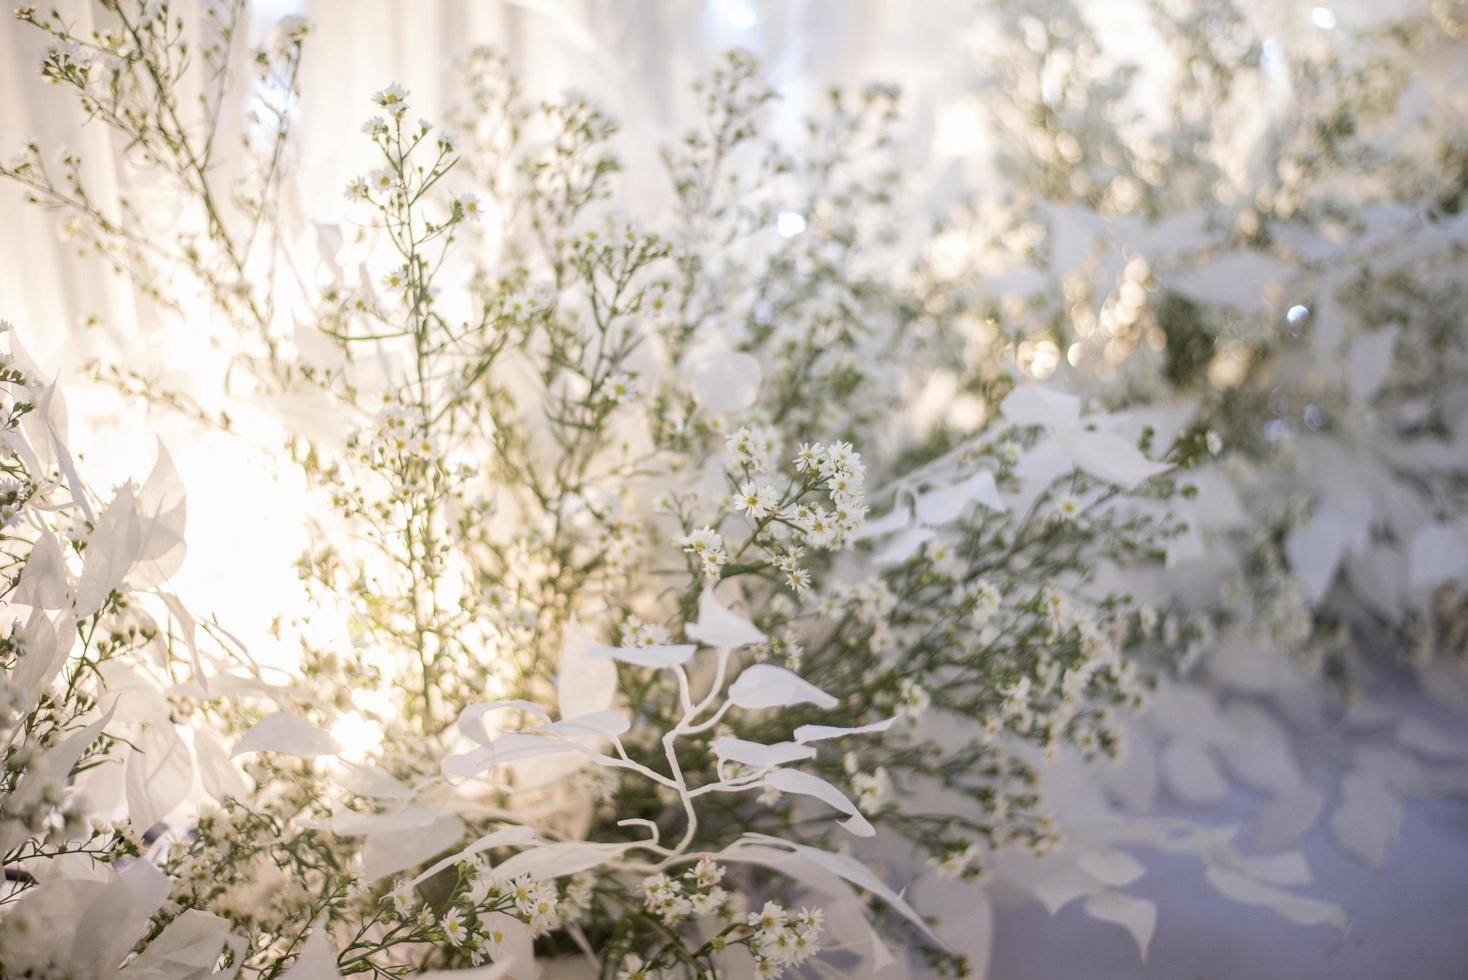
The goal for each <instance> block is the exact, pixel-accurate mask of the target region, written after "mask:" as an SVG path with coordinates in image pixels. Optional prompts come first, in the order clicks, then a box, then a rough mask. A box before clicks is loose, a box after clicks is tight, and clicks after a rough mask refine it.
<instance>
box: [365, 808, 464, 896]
mask: <svg viewBox="0 0 1468 980" xmlns="http://www.w3.org/2000/svg"><path fill="white" fill-rule="evenodd" d="M463 836H464V821H462V820H460V819H459V818H458V817H455V816H451V815H450V816H440V817H436V818H434V819H433V820H431V821H430V822H428V823H426V824H422V825H420V826H417V827H414V828H412V829H411V830H410V831H408V832H404V831H401V830H397V829H392V830H383V831H379V832H377V833H372V834H368V835H367V840H366V842H365V843H363V845H362V880H363V881H364V882H373V881H377V880H378V879H380V878H385V877H387V876H388V875H390V874H396V873H397V872H399V871H402V870H404V869H406V868H411V867H415V866H416V865H419V864H422V863H423V862H424V861H426V860H428V859H429V858H431V857H433V856H434V855H435V854H438V853H439V852H441V851H444V850H447V849H448V848H450V847H453V846H454V845H455V844H457V843H458V842H459V841H460V840H461V839H462V838H463Z"/></svg>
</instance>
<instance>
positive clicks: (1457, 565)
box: [1407, 523, 1468, 590]
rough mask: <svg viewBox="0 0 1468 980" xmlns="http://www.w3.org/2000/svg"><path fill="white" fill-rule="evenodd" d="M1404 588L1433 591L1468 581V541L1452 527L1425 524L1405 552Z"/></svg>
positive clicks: (1449, 525) (1448, 525)
mask: <svg viewBox="0 0 1468 980" xmlns="http://www.w3.org/2000/svg"><path fill="white" fill-rule="evenodd" d="M1407 568H1408V572H1407V585H1408V587H1409V588H1411V589H1414V590H1417V589H1422V590H1427V589H1435V588H1437V587H1438V586H1439V585H1442V584H1443V583H1444V582H1453V581H1462V580H1463V579H1465V578H1468V540H1464V537H1463V533H1462V532H1461V531H1459V530H1458V529H1457V528H1456V527H1454V526H1453V525H1451V524H1440V523H1434V524H1424V525H1423V526H1422V527H1420V528H1418V529H1417V533H1416V534H1414V535H1412V545H1411V548H1410V549H1409V550H1408V552H1407Z"/></svg>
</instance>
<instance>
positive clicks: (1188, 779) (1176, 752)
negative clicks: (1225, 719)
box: [1161, 738, 1228, 803]
mask: <svg viewBox="0 0 1468 980" xmlns="http://www.w3.org/2000/svg"><path fill="white" fill-rule="evenodd" d="M1161 761H1162V778H1163V779H1165V780H1166V781H1167V786H1168V788H1169V789H1171V790H1172V791H1173V793H1175V794H1177V796H1178V798H1179V799H1181V800H1183V801H1185V802H1188V803H1216V802H1218V801H1219V800H1221V799H1223V798H1224V797H1225V796H1226V795H1228V781H1227V780H1226V779H1224V778H1223V773H1221V772H1220V771H1219V769H1218V765H1217V763H1215V762H1214V761H1213V757H1212V756H1211V755H1209V754H1208V749H1207V747H1206V746H1204V744H1203V743H1202V742H1198V741H1195V740H1194V739H1189V738H1175V739H1173V740H1172V741H1171V742H1168V743H1167V745H1166V746H1165V747H1164V748H1163V749H1162V758H1161Z"/></svg>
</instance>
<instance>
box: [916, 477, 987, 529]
mask: <svg viewBox="0 0 1468 980" xmlns="http://www.w3.org/2000/svg"><path fill="white" fill-rule="evenodd" d="M974 504H982V505H983V506H985V507H987V508H989V509H990V510H994V511H1000V512H1002V511H1005V510H1008V508H1007V507H1006V506H1005V504H1004V501H1003V500H1001V499H1000V497H999V487H998V486H996V485H995V483H994V474H993V473H991V472H989V471H988V470H980V471H979V472H977V473H975V474H974V475H973V476H971V477H969V478H968V479H966V480H961V481H959V482H958V483H954V484H950V485H949V486H946V487H937V488H935V489H932V490H929V491H927V492H926V493H924V494H922V495H921V496H919V497H918V498H917V519H918V521H920V522H921V523H923V524H927V525H929V526H932V527H939V526H941V525H943V524H947V523H949V522H950V521H953V520H957V519H958V518H959V517H960V516H961V515H962V514H963V513H964V511H966V510H968V508H969V507H971V506H972V505H974Z"/></svg>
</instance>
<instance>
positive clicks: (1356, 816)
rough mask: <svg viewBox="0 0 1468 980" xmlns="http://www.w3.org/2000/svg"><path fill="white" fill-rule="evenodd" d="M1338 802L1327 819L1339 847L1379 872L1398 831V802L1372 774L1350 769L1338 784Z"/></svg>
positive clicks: (1399, 816)
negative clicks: (1339, 799) (1339, 784)
mask: <svg viewBox="0 0 1468 980" xmlns="http://www.w3.org/2000/svg"><path fill="white" fill-rule="evenodd" d="M1341 796H1342V799H1341V805H1340V807H1338V808H1337V809H1336V811H1335V814H1334V816H1332V817H1331V820H1330V829H1331V832H1332V833H1334V834H1335V839H1336V843H1337V844H1339V845H1340V847H1341V850H1343V851H1345V852H1346V853H1347V854H1350V855H1352V856H1353V857H1356V858H1359V859H1360V860H1361V861H1363V862H1365V863H1366V864H1368V865H1370V866H1371V867H1372V868H1374V869H1376V870H1377V871H1380V870H1381V868H1382V865H1383V864H1385V863H1386V852H1387V850H1388V849H1389V848H1390V847H1391V846H1392V844H1393V843H1395V842H1396V839H1397V838H1398V837H1399V836H1400V835H1401V833H1402V817H1403V809H1402V804H1401V802H1400V801H1399V800H1398V799H1397V798H1396V797H1395V796H1393V795H1392V793H1391V791H1390V790H1388V789H1387V788H1386V786H1385V785H1383V784H1382V782H1381V781H1380V780H1378V779H1377V778H1376V777H1374V776H1371V775H1368V774H1366V773H1363V772H1353V773H1351V774H1349V775H1347V776H1346V778H1345V780H1344V782H1343V783H1342V784H1341Z"/></svg>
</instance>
